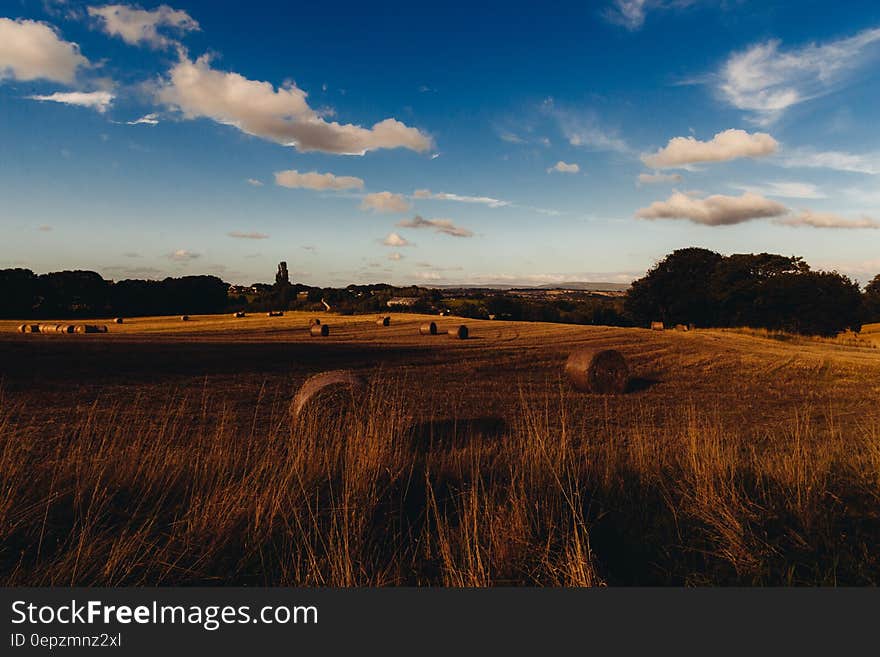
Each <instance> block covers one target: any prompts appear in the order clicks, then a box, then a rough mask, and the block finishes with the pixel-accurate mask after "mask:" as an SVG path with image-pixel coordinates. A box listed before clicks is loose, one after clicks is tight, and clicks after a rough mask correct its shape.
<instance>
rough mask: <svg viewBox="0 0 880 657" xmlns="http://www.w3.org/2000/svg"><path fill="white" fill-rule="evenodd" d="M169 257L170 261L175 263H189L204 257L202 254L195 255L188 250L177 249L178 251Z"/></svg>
mask: <svg viewBox="0 0 880 657" xmlns="http://www.w3.org/2000/svg"><path fill="white" fill-rule="evenodd" d="M167 257H168V259H169V260H174V261H175V262H189V261H190V260H196V259H197V258H201V257H202V255H201V254H200V253H194V252H193V251H190V250H188V249H177V250H176V251H172V252H171V253H169V254H168V256H167Z"/></svg>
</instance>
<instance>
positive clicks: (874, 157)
mask: <svg viewBox="0 0 880 657" xmlns="http://www.w3.org/2000/svg"><path fill="white" fill-rule="evenodd" d="M779 164H780V165H781V166H783V167H786V168H791V169H797V168H805V169H832V170H835V171H846V172H849V173H866V174H869V175H873V176H876V175H878V174H880V154H877V153H869V154H856V153H846V152H843V151H815V150H812V149H808V148H801V149H797V150H794V151H791V152H788V153H787V154H786V155H785V157H783V158H781V159H780V160H779Z"/></svg>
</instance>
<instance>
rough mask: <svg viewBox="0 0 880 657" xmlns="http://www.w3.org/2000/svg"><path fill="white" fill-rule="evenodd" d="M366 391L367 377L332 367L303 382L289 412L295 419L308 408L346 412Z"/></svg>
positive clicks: (325, 411)
mask: <svg viewBox="0 0 880 657" xmlns="http://www.w3.org/2000/svg"><path fill="white" fill-rule="evenodd" d="M366 392H367V380H366V378H365V377H364V376H362V375H360V374H356V373H355V372H352V371H351V370H332V371H330V372H321V373H320V374H315V375H313V376H310V377H309V378H308V379H306V380H305V383H303V384H302V386H301V387H300V389H299V391H298V392H297V393H296V396H295V397H294V398H293V402H292V403H291V405H290V412H291V414H292V415H293V417H294V419H296V418H298V417H300V415H302V413H303V411H305V410H306V408H308V407H313V408H316V409H319V410H320V411H322V412H324V413H327V412H344V411H346V410H350V409H351V408H352V407H353V406H356V405H357V404H358V403H359V402H360V401H361V400H362V399H363V397H364V395H365V394H366Z"/></svg>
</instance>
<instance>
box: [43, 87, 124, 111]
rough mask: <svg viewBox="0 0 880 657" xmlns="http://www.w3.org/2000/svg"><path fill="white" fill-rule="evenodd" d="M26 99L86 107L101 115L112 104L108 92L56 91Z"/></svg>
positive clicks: (112, 96) (111, 98) (110, 94)
mask: <svg viewBox="0 0 880 657" xmlns="http://www.w3.org/2000/svg"><path fill="white" fill-rule="evenodd" d="M28 98H30V99H31V100H39V101H45V102H50V103H63V104H64V105H75V106H77V107H88V108H89V109H93V110H95V111H97V112H100V113H101V114H103V113H104V112H106V111H107V110H108V109H109V108H110V105H111V104H112V103H113V98H114V95H113V94H112V93H110V92H109V91H67V92H63V91H56V92H55V93H53V94H49V95H47V96H28Z"/></svg>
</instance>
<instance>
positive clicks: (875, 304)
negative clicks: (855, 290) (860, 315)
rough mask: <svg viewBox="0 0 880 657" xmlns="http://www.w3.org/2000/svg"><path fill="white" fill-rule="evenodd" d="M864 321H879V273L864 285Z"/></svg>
mask: <svg viewBox="0 0 880 657" xmlns="http://www.w3.org/2000/svg"><path fill="white" fill-rule="evenodd" d="M864 301H865V321H866V322H872V323H873V322H880V274H877V275H876V276H875V277H874V280H872V281H871V282H870V283H868V285H867V287H865V298H864Z"/></svg>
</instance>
